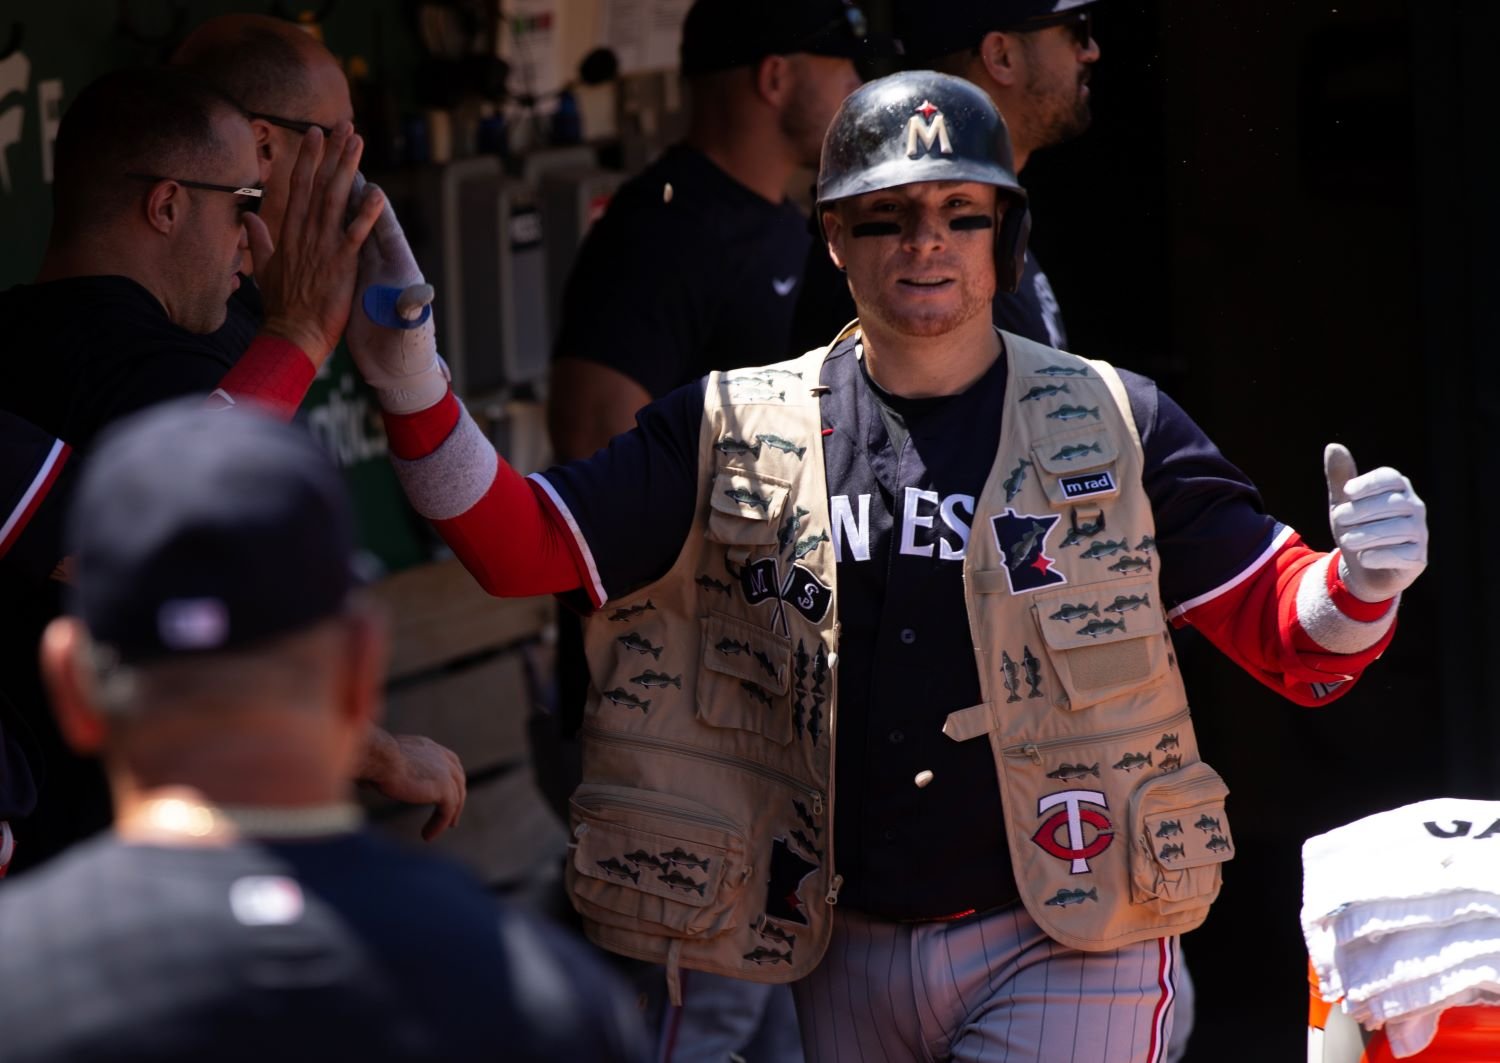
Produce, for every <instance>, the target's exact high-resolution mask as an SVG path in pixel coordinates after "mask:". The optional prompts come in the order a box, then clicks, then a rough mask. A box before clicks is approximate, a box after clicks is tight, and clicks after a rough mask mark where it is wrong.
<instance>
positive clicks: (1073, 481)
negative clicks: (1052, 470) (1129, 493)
mask: <svg viewBox="0 0 1500 1063" xmlns="http://www.w3.org/2000/svg"><path fill="white" fill-rule="evenodd" d="M1057 482H1058V483H1059V484H1060V485H1061V486H1062V493H1063V497H1064V498H1066V499H1067V500H1068V501H1069V502H1073V501H1076V500H1078V499H1080V498H1093V497H1094V496H1095V495H1112V494H1114V493H1115V491H1116V490H1118V488H1117V487H1116V486H1115V474H1114V470H1113V469H1105V470H1104V471H1103V472H1086V473H1081V474H1079V475H1078V476H1062V477H1059V478H1058V481H1057Z"/></svg>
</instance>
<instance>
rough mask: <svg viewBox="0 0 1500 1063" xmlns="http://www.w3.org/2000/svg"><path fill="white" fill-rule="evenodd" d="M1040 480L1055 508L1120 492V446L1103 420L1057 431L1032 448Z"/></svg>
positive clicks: (1038, 441) (1048, 499)
mask: <svg viewBox="0 0 1500 1063" xmlns="http://www.w3.org/2000/svg"><path fill="white" fill-rule="evenodd" d="M1031 455H1032V460H1033V461H1034V462H1035V463H1036V467H1037V472H1038V482H1039V483H1040V484H1041V486H1042V490H1043V491H1044V492H1046V495H1047V501H1048V502H1050V503H1052V506H1053V508H1061V507H1063V506H1067V505H1071V504H1073V503H1074V502H1082V501H1085V500H1087V499H1091V498H1109V497H1113V496H1115V495H1118V494H1119V493H1120V481H1119V475H1118V473H1117V472H1116V471H1115V467H1114V466H1115V463H1116V462H1117V461H1118V460H1119V457H1120V451H1119V447H1117V446H1116V445H1115V441H1114V437H1113V436H1112V435H1110V433H1109V430H1108V429H1107V428H1106V427H1105V426H1104V425H1102V424H1096V425H1092V426H1085V427H1083V428H1073V429H1069V430H1067V431H1063V432H1054V433H1052V434H1051V435H1048V436H1044V437H1043V438H1041V439H1039V440H1037V442H1036V443H1035V444H1034V445H1033V446H1032V448H1031Z"/></svg>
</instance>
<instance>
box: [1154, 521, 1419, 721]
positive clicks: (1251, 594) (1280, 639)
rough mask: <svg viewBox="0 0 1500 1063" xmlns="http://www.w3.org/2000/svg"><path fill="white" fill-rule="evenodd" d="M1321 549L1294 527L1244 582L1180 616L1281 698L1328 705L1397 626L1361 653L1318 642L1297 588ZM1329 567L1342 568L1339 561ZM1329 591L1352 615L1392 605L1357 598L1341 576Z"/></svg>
mask: <svg viewBox="0 0 1500 1063" xmlns="http://www.w3.org/2000/svg"><path fill="white" fill-rule="evenodd" d="M1323 556H1324V555H1323V554H1321V553H1319V552H1317V551H1315V550H1313V549H1311V548H1310V547H1308V546H1307V545H1306V544H1304V543H1303V542H1302V539H1301V538H1300V537H1299V536H1297V535H1295V534H1293V535H1291V536H1290V537H1289V538H1288V539H1287V541H1286V542H1285V543H1284V544H1283V545H1282V546H1281V548H1280V549H1278V550H1277V551H1276V552H1275V553H1273V554H1272V555H1271V556H1270V557H1268V558H1266V559H1265V560H1264V561H1263V562H1262V563H1261V564H1260V567H1259V568H1257V569H1256V570H1255V572H1254V573H1253V574H1251V575H1250V576H1249V577H1248V578H1246V579H1245V580H1244V581H1243V582H1241V583H1239V584H1238V585H1237V586H1234V587H1232V588H1230V589H1229V590H1227V591H1225V592H1224V593H1223V594H1219V595H1217V596H1216V597H1214V598H1212V599H1211V600H1209V601H1207V602H1205V603H1203V604H1202V605H1198V606H1195V607H1194V608H1192V609H1190V610H1188V611H1187V612H1186V613H1185V614H1183V615H1182V617H1180V618H1179V619H1177V620H1176V621H1175V622H1176V623H1178V624H1182V623H1189V624H1192V625H1193V626H1194V627H1195V628H1197V629H1198V630H1199V631H1201V632H1202V633H1203V635H1204V636H1205V637H1206V638H1207V639H1208V640H1209V641H1210V642H1212V643H1213V644H1214V645H1215V646H1217V647H1218V648H1219V650H1220V651H1221V652H1222V653H1224V654H1225V656H1227V657H1229V659H1230V660H1232V661H1234V662H1235V663H1236V664H1238V665H1239V666H1240V667H1241V668H1243V669H1245V671H1247V672H1249V673H1250V674H1251V675H1252V676H1254V677H1255V678H1256V679H1258V680H1260V681H1261V682H1262V683H1264V684H1266V686H1268V687H1270V688H1271V689H1273V690H1275V691H1276V692H1277V693H1279V694H1281V695H1282V696H1283V697H1285V698H1288V699H1289V700H1291V701H1294V702H1296V703H1297V704H1299V705H1309V706H1312V705H1326V704H1328V703H1329V702H1331V701H1333V700H1335V699H1336V698H1339V697H1341V696H1343V695H1344V694H1346V693H1347V692H1348V691H1349V690H1350V689H1351V688H1352V687H1353V685H1354V684H1353V682H1352V680H1355V679H1358V678H1359V676H1360V674H1361V673H1362V672H1363V671H1364V670H1365V669H1366V668H1367V667H1369V665H1370V664H1371V663H1373V662H1374V661H1375V659H1376V658H1378V657H1379V656H1380V655H1381V654H1382V653H1383V652H1385V648H1386V646H1387V645H1389V644H1390V641H1391V639H1392V637H1394V635H1395V625H1394V623H1393V624H1392V625H1391V627H1390V629H1389V630H1387V631H1386V633H1385V635H1384V636H1383V637H1382V638H1381V639H1379V640H1378V641H1377V642H1376V643H1375V644H1374V645H1373V646H1370V647H1368V648H1367V649H1364V650H1360V651H1359V652H1358V653H1348V654H1343V653H1333V652H1330V651H1329V650H1326V649H1324V648H1323V647H1322V646H1319V645H1318V644H1317V643H1316V642H1314V641H1313V640H1312V639H1311V638H1310V637H1309V636H1308V634H1307V633H1306V632H1305V631H1303V630H1302V625H1301V624H1300V623H1298V620H1297V588H1298V585H1299V584H1300V583H1301V581H1302V576H1303V574H1304V572H1305V571H1306V570H1307V568H1308V567H1310V566H1311V565H1313V564H1315V563H1316V562H1317V561H1318V560H1319V559H1320V558H1322V557H1323ZM1331 567H1332V568H1333V571H1335V572H1336V570H1337V569H1336V565H1335V566H1331ZM1328 590H1329V595H1330V597H1332V598H1333V601H1334V603H1335V604H1336V605H1337V606H1338V607H1339V610H1340V612H1342V613H1343V614H1344V615H1345V616H1348V617H1349V618H1350V619H1351V620H1358V621H1365V622H1368V621H1370V620H1376V619H1379V618H1380V617H1381V616H1384V615H1385V613H1386V612H1387V611H1388V610H1389V609H1390V608H1391V603H1389V602H1384V603H1376V604H1375V605H1371V604H1369V603H1367V602H1361V601H1359V599H1357V598H1354V597H1353V596H1352V595H1350V594H1348V592H1347V591H1346V590H1345V589H1344V587H1343V584H1342V583H1341V582H1339V581H1338V580H1337V578H1336V576H1335V577H1333V578H1331V579H1330V580H1329V586H1328ZM1356 603H1357V604H1356ZM1329 687H1332V689H1329Z"/></svg>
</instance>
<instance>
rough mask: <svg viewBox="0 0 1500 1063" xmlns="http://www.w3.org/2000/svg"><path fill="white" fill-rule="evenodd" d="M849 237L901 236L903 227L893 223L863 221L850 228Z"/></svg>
mask: <svg viewBox="0 0 1500 1063" xmlns="http://www.w3.org/2000/svg"><path fill="white" fill-rule="evenodd" d="M849 235H850V236H853V237H856V238H857V237H861V236H900V235H901V226H900V225H898V224H897V223H896V222H893V221H862V222H860V223H859V224H858V225H853V226H850V228H849Z"/></svg>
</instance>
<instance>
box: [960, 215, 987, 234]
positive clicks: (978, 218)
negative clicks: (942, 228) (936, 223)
mask: <svg viewBox="0 0 1500 1063" xmlns="http://www.w3.org/2000/svg"><path fill="white" fill-rule="evenodd" d="M994 227H995V219H994V218H992V217H990V216H989V215H988V214H970V215H968V216H967V217H964V218H954V219H953V220H952V221H950V222H949V223H948V228H949V229H951V230H952V231H954V232H956V233H961V232H967V231H968V230H970V229H993V228H994Z"/></svg>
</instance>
